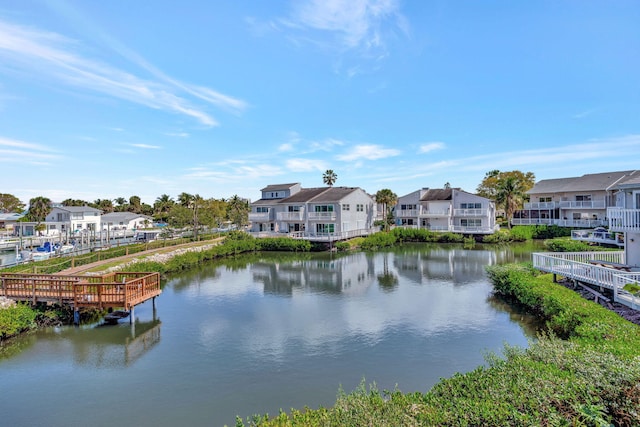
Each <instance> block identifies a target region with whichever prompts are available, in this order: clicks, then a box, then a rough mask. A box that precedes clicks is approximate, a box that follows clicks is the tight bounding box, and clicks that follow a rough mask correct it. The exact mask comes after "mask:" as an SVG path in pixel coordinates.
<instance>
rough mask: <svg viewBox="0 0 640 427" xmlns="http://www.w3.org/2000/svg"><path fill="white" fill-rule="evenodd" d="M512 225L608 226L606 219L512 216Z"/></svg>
mask: <svg viewBox="0 0 640 427" xmlns="http://www.w3.org/2000/svg"><path fill="white" fill-rule="evenodd" d="M511 225H557V226H559V227H583V228H595V227H606V226H607V220H604V219H552V218H511Z"/></svg>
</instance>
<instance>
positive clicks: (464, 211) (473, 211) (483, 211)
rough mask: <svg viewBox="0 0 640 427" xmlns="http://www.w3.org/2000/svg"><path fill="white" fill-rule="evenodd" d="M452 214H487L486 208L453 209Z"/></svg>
mask: <svg viewBox="0 0 640 427" xmlns="http://www.w3.org/2000/svg"><path fill="white" fill-rule="evenodd" d="M453 216H489V210H488V209H454V210H453Z"/></svg>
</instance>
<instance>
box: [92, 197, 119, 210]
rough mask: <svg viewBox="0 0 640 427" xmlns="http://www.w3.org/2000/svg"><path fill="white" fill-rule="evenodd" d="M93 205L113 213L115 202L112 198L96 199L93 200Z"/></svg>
mask: <svg viewBox="0 0 640 427" xmlns="http://www.w3.org/2000/svg"><path fill="white" fill-rule="evenodd" d="M92 205H93V207H94V208H96V209H100V210H101V211H102V212H104V213H111V212H113V211H114V209H113V202H112V201H111V200H110V199H96V200H94V201H93V204H92Z"/></svg>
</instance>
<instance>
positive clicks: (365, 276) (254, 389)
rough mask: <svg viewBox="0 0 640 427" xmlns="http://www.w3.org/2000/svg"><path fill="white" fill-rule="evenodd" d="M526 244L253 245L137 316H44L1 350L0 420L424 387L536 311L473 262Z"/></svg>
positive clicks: (160, 417)
mask: <svg viewBox="0 0 640 427" xmlns="http://www.w3.org/2000/svg"><path fill="white" fill-rule="evenodd" d="M531 250H532V248H531V247H529V246H527V247H523V246H511V247H493V246H492V247H488V246H476V247H475V248H473V249H464V248H463V247H462V246H457V245H441V246H438V245H422V244H420V245H418V244H416V245H404V246H401V247H397V248H394V249H391V250H388V251H382V252H376V253H370V254H369V253H355V254H348V255H341V254H327V253H321V254H252V255H243V256H240V257H237V258H234V259H229V260H224V261H220V262H215V263H210V264H208V265H206V266H203V267H201V268H198V269H196V270H192V271H189V272H185V273H182V274H180V275H177V276H175V277H173V278H170V279H169V280H167V282H166V283H165V284H164V288H163V293H162V295H161V296H160V297H159V298H158V299H157V300H156V307H155V310H154V308H153V306H152V304H151V303H150V302H148V303H145V304H143V305H140V306H138V307H136V310H135V322H134V323H133V325H130V324H129V322H128V320H125V321H121V323H120V324H118V325H116V326H102V325H100V324H91V325H83V326H81V327H61V328H52V329H49V330H45V331H40V332H38V333H34V334H30V335H27V336H24V337H19V338H18V339H15V340H12V341H11V344H10V345H8V346H7V345H5V346H4V347H3V348H2V349H0V389H1V390H2V397H1V398H0V414H1V415H0V417H1V419H0V424H2V425H7V426H52V427H53V426H65V427H68V426H86V425H92V426H113V425H119V424H123V425H135V426H177V425H188V426H205V425H206V426H223V425H229V426H232V425H235V417H236V415H239V416H240V417H242V418H243V419H246V417H248V416H251V415H253V414H257V413H269V414H272V415H273V414H277V413H278V411H279V409H283V410H286V411H288V410H289V409H290V408H292V407H294V408H302V407H304V406H305V405H307V406H309V407H311V408H317V407H318V406H331V405H332V404H333V403H334V402H335V399H336V396H337V393H338V391H339V390H340V389H343V390H344V391H346V392H349V391H352V390H354V389H355V388H356V387H358V385H359V384H360V383H361V382H363V381H364V382H365V384H367V385H370V384H373V383H375V384H376V386H377V387H378V388H379V389H380V390H383V389H387V390H393V389H394V388H396V387H397V388H398V389H399V390H401V391H403V392H413V391H420V392H426V391H427V390H429V388H430V387H432V386H433V385H434V384H435V383H436V382H437V381H438V380H439V379H440V378H442V377H449V376H451V375H452V374H454V373H456V372H467V371H470V370H472V369H474V368H476V367H477V366H479V365H482V364H483V363H484V356H485V355H486V354H487V352H496V353H500V352H501V350H502V348H503V346H504V344H505V343H509V344H511V345H518V346H527V345H528V339H532V338H534V337H535V332H534V327H533V322H534V319H531V318H530V317H528V316H526V315H524V314H522V313H518V312H517V311H515V310H514V309H513V308H511V307H510V306H508V305H506V304H504V303H501V302H499V301H497V300H495V299H494V298H492V297H491V285H490V284H489V282H488V281H487V277H486V274H485V270H484V268H485V266H487V265H494V264H500V263H504V262H513V261H520V260H529V259H530V253H531Z"/></svg>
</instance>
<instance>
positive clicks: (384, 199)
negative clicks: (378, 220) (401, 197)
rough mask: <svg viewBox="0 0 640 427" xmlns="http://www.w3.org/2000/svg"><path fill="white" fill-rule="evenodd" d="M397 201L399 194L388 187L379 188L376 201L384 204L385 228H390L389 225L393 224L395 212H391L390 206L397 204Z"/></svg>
mask: <svg viewBox="0 0 640 427" xmlns="http://www.w3.org/2000/svg"><path fill="white" fill-rule="evenodd" d="M397 202H398V196H397V195H396V193H394V192H393V191H391V190H389V189H388V188H385V189H382V190H379V191H378V192H377V193H376V203H379V204H381V205H382V210H383V215H384V216H383V218H384V220H383V221H384V229H385V230H389V226H390V225H392V224H393V214H392V213H391V211H390V208H391V207H393V206H395V205H396V203H397Z"/></svg>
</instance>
